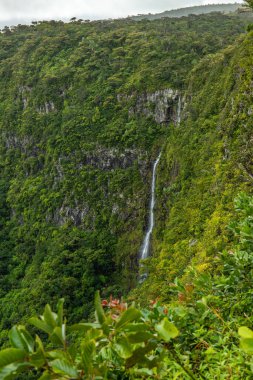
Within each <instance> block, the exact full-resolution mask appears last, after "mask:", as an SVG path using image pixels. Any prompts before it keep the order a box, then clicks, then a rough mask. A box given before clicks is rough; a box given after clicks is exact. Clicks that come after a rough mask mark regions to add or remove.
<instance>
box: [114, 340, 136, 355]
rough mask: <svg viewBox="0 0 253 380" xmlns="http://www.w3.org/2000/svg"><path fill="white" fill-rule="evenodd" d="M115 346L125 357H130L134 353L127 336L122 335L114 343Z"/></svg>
mask: <svg viewBox="0 0 253 380" xmlns="http://www.w3.org/2000/svg"><path fill="white" fill-rule="evenodd" d="M113 348H114V350H115V351H116V352H117V354H118V355H119V356H120V357H121V358H123V359H128V358H130V357H131V356H132V354H133V349H132V347H131V345H130V343H129V341H128V339H127V338H126V337H125V336H122V337H120V338H119V339H118V340H117V342H116V343H114V345H113Z"/></svg>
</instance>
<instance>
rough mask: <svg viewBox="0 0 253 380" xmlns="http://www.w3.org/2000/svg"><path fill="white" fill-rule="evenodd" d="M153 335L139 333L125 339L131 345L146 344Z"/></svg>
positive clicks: (129, 335) (143, 332)
mask: <svg viewBox="0 0 253 380" xmlns="http://www.w3.org/2000/svg"><path fill="white" fill-rule="evenodd" d="M152 338H153V335H152V334H151V333H149V332H145V331H140V332H137V333H135V334H128V335H127V339H128V340H129V342H130V343H132V344H137V343H142V342H147V341H148V340H149V339H152Z"/></svg>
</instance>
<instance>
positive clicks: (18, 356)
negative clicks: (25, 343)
mask: <svg viewBox="0 0 253 380" xmlns="http://www.w3.org/2000/svg"><path fill="white" fill-rule="evenodd" d="M26 355H27V354H26V352H25V351H24V350H20V349H18V348H6V349H5V350H2V351H0V368H1V367H4V366H6V365H8V364H11V363H15V362H17V361H21V360H24V359H25V357H26Z"/></svg>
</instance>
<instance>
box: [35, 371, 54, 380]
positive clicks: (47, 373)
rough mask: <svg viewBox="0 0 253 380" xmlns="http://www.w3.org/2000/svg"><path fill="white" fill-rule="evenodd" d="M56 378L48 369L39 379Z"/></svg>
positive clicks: (48, 379) (50, 379)
mask: <svg viewBox="0 0 253 380" xmlns="http://www.w3.org/2000/svg"><path fill="white" fill-rule="evenodd" d="M52 379H55V376H54V375H52V374H50V372H48V371H46V372H44V373H43V375H42V376H41V377H40V378H39V379H38V380H52Z"/></svg>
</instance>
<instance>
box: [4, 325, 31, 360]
mask: <svg viewBox="0 0 253 380" xmlns="http://www.w3.org/2000/svg"><path fill="white" fill-rule="evenodd" d="M9 338H10V342H11V344H12V346H13V347H15V348H19V349H20V350H24V351H26V352H30V353H31V352H33V350H34V340H33V338H32V337H31V335H30V334H29V333H28V331H26V329H25V327H24V326H13V327H12V329H11V330H10V332H9Z"/></svg>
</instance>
